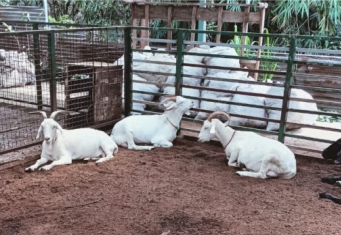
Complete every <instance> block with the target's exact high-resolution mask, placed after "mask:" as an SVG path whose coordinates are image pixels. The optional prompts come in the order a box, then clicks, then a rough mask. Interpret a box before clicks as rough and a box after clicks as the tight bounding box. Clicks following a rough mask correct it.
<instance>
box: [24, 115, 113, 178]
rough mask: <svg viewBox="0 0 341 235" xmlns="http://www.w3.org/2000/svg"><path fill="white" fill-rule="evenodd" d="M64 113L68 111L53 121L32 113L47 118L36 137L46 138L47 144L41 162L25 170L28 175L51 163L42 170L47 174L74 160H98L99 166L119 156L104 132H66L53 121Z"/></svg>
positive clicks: (51, 118) (90, 130) (84, 129)
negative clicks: (52, 169)
mask: <svg viewBox="0 0 341 235" xmlns="http://www.w3.org/2000/svg"><path fill="white" fill-rule="evenodd" d="M61 112H67V111H55V112H53V113H52V114H51V116H50V118H47V116H46V113H45V112H44V111H36V112H31V113H41V114H42V115H43V117H44V120H43V122H42V123H41V124H40V127H39V129H38V134H37V139H38V138H39V137H40V136H41V135H43V136H44V142H43V149H42V153H41V156H40V159H39V160H38V161H37V162H36V163H35V164H34V165H32V166H30V167H28V168H26V169H25V171H26V172H31V171H35V170H36V169H37V168H38V167H39V166H41V165H43V164H45V163H47V162H48V161H52V163H51V164H49V165H46V166H43V167H41V168H40V169H39V170H45V171H47V170H50V169H51V168H52V167H54V166H58V165H67V164H71V163H72V160H80V159H83V160H97V161H96V164H98V163H101V162H105V161H108V160H109V159H112V158H113V157H114V155H113V154H114V153H115V154H116V153H117V152H118V147H117V145H116V143H115V142H114V141H113V140H112V139H111V138H110V136H109V135H107V134H106V133H105V132H103V131H99V130H95V129H91V128H79V129H74V130H64V129H63V128H62V127H61V126H60V125H59V124H58V123H57V122H56V121H55V120H54V119H55V118H56V116H57V114H58V113H61ZM101 157H102V158H101Z"/></svg>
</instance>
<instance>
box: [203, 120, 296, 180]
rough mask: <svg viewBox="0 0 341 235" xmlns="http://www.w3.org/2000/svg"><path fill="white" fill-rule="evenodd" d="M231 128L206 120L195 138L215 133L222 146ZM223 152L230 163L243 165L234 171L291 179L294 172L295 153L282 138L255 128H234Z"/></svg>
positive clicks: (215, 121) (213, 135)
mask: <svg viewBox="0 0 341 235" xmlns="http://www.w3.org/2000/svg"><path fill="white" fill-rule="evenodd" d="M234 131H235V130H233V129H232V128H230V127H229V126H227V125H225V124H223V123H222V122H221V121H220V120H218V119H212V120H211V121H209V120H206V121H205V122H204V125H203V127H202V128H201V130H200V133H199V136H198V139H199V141H200V142H205V141H210V140H211V139H212V138H214V137H216V138H218V139H219V141H220V142H221V143H222V145H223V146H225V145H226V144H227V143H228V142H229V141H230V140H231V138H232V136H233V133H234ZM225 154H226V158H227V159H228V165H229V166H233V167H239V166H241V165H245V168H246V169H245V171H237V172H236V173H237V174H239V175H240V176H248V177H254V178H260V179H267V178H274V177H278V178H282V179H291V178H293V177H294V176H295V175H296V159H295V155H294V153H293V152H292V151H291V150H290V149H289V148H288V147H286V146H285V145H284V144H282V143H281V142H279V141H276V140H273V139H268V138H265V137H263V136H260V135H258V134H256V133H254V132H248V131H245V132H242V131H236V133H235V134H234V136H233V138H232V140H231V142H230V143H229V144H228V146H227V147H226V149H225Z"/></svg>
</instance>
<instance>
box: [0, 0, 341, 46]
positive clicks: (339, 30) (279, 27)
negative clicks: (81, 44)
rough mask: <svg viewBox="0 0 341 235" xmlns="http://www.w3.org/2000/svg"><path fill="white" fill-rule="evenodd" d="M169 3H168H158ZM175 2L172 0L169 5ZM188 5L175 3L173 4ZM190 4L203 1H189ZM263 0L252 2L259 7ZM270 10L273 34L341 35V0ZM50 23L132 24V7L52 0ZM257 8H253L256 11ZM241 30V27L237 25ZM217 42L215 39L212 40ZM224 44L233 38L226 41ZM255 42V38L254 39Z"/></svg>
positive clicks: (276, 2)
mask: <svg viewBox="0 0 341 235" xmlns="http://www.w3.org/2000/svg"><path fill="white" fill-rule="evenodd" d="M154 1H159V2H167V0H154ZM169 1H171V0H168V2H169ZM174 1H176V2H186V1H184V0H183V1H181V0H173V1H172V2H174ZM187 2H199V1H198V0H197V1H187ZM207 2H215V3H229V4H236V3H246V0H207ZM257 2H259V0H250V3H252V4H255V3H257ZM262 2H266V3H268V5H269V7H268V9H267V10H266V21H265V27H266V28H267V30H268V31H269V32H270V33H285V34H295V35H315V36H334V37H339V36H341V23H340V17H341V1H339V0H285V1H283V0H272V1H268V0H265V1H262ZM42 4H43V1H42V0H0V6H6V5H20V6H42ZM48 5H49V12H50V17H49V19H50V21H52V22H62V23H80V24H96V25H102V26H108V25H130V24H131V22H130V17H131V12H130V8H129V5H124V4H123V1H122V0H48ZM226 10H230V11H241V10H242V9H241V7H238V6H229V7H226ZM256 10H257V9H251V11H256ZM166 25H167V24H166V22H164V21H161V20H155V21H151V22H150V27H154V28H159V27H166ZM234 27H235V24H227V23H225V24H223V30H225V31H234ZM173 28H190V23H189V22H173ZM237 28H238V31H241V25H237ZM215 29H216V23H214V22H207V30H215ZM258 31H259V28H258V25H249V32H258ZM152 36H153V37H155V38H163V37H165V36H166V35H165V33H164V32H162V31H159V32H158V31H155V33H154V35H152ZM208 40H214V38H208ZM222 40H223V41H224V40H225V41H228V40H231V38H222ZM251 40H253V39H251ZM274 44H275V45H279V46H283V45H286V44H287V42H285V41H276V42H274ZM298 46H300V47H305V48H328V49H340V48H341V45H339V44H337V43H333V42H330V41H329V40H319V39H318V38H316V40H306V41H304V40H302V41H299V45H298Z"/></svg>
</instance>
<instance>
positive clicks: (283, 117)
mask: <svg viewBox="0 0 341 235" xmlns="http://www.w3.org/2000/svg"><path fill="white" fill-rule="evenodd" d="M295 57H296V37H294V36H292V37H291V38H290V48H289V56H288V66H287V75H286V77H285V84H284V95H283V103H282V112H281V122H280V125H279V133H278V141H280V142H282V143H284V133H285V125H286V120H287V114H288V107H289V99H290V92H291V83H292V76H291V73H292V70H293V65H294V61H295Z"/></svg>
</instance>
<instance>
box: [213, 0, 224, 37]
mask: <svg viewBox="0 0 341 235" xmlns="http://www.w3.org/2000/svg"><path fill="white" fill-rule="evenodd" d="M222 18H223V7H222V6H219V9H218V23H217V31H218V32H221V27H222V25H223V22H222ZM220 38H221V35H220V34H217V36H216V40H215V41H216V43H220Z"/></svg>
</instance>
